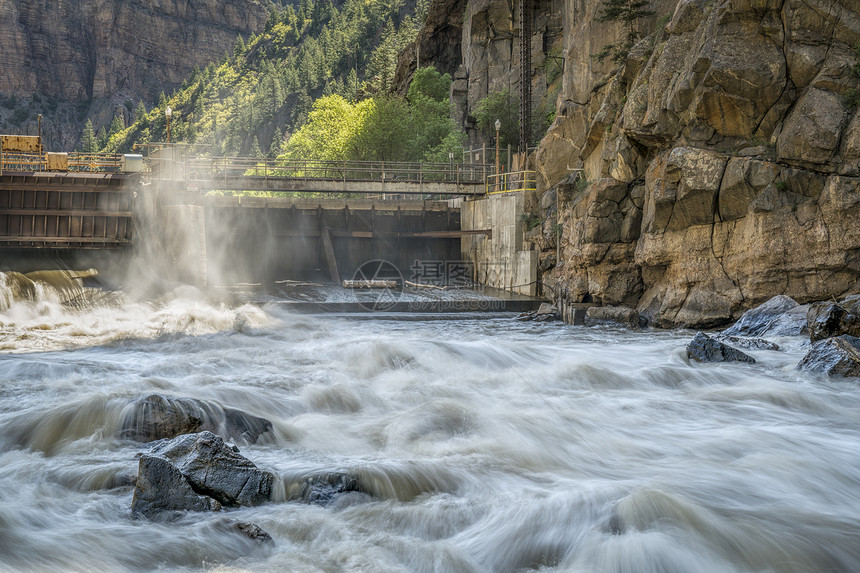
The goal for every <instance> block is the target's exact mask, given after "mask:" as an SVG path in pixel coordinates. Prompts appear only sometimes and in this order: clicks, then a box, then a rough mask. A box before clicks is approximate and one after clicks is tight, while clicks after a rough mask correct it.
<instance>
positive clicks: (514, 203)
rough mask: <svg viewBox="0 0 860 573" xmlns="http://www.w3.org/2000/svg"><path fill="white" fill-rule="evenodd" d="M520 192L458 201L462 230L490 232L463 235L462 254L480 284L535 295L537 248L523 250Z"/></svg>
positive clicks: (523, 230) (523, 227)
mask: <svg viewBox="0 0 860 573" xmlns="http://www.w3.org/2000/svg"><path fill="white" fill-rule="evenodd" d="M524 203H525V199H524V196H523V194H522V193H507V194H503V195H489V196H487V197H483V198H481V199H478V200H474V201H468V200H467V201H463V202H462V204H461V205H460V221H461V225H462V229H463V230H464V231H471V230H481V229H491V230H492V236H491V237H487V236H484V235H473V236H467V237H463V239H462V242H461V250H462V257H463V259H464V260H468V261H472V263H474V265H475V269H476V275H477V276H476V280H477V282H479V283H480V284H484V285H487V286H492V287H496V288H501V289H505V290H510V291H513V292H517V293H520V294H525V295H530V296H535V294H536V291H537V262H538V252H537V251H532V250H525V248H524V244H523V234H524V233H525V223H523V222H522V221H521V220H520V217H521V216H522V213H523V211H524Z"/></svg>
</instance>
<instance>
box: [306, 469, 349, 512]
mask: <svg viewBox="0 0 860 573" xmlns="http://www.w3.org/2000/svg"><path fill="white" fill-rule="evenodd" d="M291 489H292V490H294V491H295V490H296V489H298V491H297V493H295V494H294V495H293V496H292V498H293V499H294V500H296V501H301V502H304V503H312V504H315V505H329V504H330V503H332V502H333V501H335V500H336V499H337V498H338V497H339V496H341V495H342V494H344V493H348V492H354V491H360V489H359V481H358V478H357V477H356V476H353V475H349V474H345V473H327V474H322V475H316V476H311V477H308V478H306V479H304V480H302V482H301V486H299V487H298V488H296V487H293V488H291Z"/></svg>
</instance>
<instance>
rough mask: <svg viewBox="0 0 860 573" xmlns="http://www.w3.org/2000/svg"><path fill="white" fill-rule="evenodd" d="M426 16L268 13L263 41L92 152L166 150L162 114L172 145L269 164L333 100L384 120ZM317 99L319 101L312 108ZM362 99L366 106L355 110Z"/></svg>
mask: <svg viewBox="0 0 860 573" xmlns="http://www.w3.org/2000/svg"><path fill="white" fill-rule="evenodd" d="M426 7H427V4H426V2H423V1H419V2H418V3H417V4H415V3H409V2H405V1H404V0H369V1H365V0H345V1H344V2H343V3H338V4H337V5H336V4H335V3H333V2H332V1H331V0H316V1H314V0H301V2H299V4H298V8H297V9H296V8H293V6H289V5H288V6H286V7H283V8H282V7H280V6H273V8H272V9H271V13H270V16H269V19H268V21H267V22H266V26H265V29H264V30H263V32H262V33H260V34H259V35H256V36H252V37H250V38H248V39H247V40H245V39H243V38H241V37H240V38H239V39H238V40H237V41H236V45H235V47H234V49H233V50H232V52H230V53H226V54H224V56H223V57H222V58H221V60H220V61H219V62H213V63H211V64H209V65H208V66H206V67H205V68H203V69H199V68H198V69H195V70H194V73H193V74H192V75H191V77H189V78H188V79H187V80H186V81H185V82H184V83H183V85H182V87H181V89H179V90H177V91H176V92H174V93H173V94H172V95H171V96H169V97H167V96H165V97H162V98H161V100H160V101H159V103H158V105H157V106H156V107H155V108H154V109H151V110H146V109H145V107H144V106H143V105H142V104H138V106H137V108H136V113H135V121H134V122H133V123H132V125H130V126H128V127H123V125H122V123H117V122H114V124H113V125H112V128H111V131H110V132H108V133H107V134H106V137H105V138H104V140H103V141H102V142H101V143H102V145H100V149H102V150H104V151H115V152H127V151H129V150H131V148H132V146H133V144H135V143H145V142H149V141H163V140H165V139H166V137H167V133H166V128H167V125H166V122H167V120H166V117H165V110H166V108H167V107H168V106H169V107H170V108H171V110H172V113H173V115H172V119H171V141H184V142H188V143H197V144H207V145H209V146H211V147H210V148H211V152H212V153H213V154H217V155H240V154H241V155H246V154H257V155H260V156H263V155H268V156H270V157H275V156H277V155H278V154H279V153H280V152H281V146H282V142H283V141H284V140H286V139H289V136H290V134H291V133H292V132H293V131H294V130H296V129H298V128H299V127H301V126H302V125H303V124H304V123H305V122H306V120H307V119H308V117H309V114H311V113H312V111H313V110H314V109H317V108H320V107H326V106H328V105H330V104H333V102H335V101H336V99H333V98H339V100H340V102H342V103H341V104H339V105H340V106H341V107H340V109H341V110H342V111H343V112H344V113H346V112H347V111H350V110H348V109H347V107H348V108H350V109H351V108H356V109H359V108H360V110H361V112H362V113H364V114H367V112H368V111H369V110H375V111H378V112H381V111H382V110H389V108H390V107H391V105H394V100H391V98H390V97H389V96H387V95H384V94H386V93H387V91H388V88H389V86H390V83H391V80H392V78H393V75H394V67H395V65H396V58H397V54H398V53H399V52H400V50H401V49H402V48H403V46H405V45H406V44H408V43H409V42H411V41H413V40H414V38H415V34H416V32H417V29H418V27H419V25H420V23H421V21H422V20H423V17H424V13H425V12H426ZM319 98H324V99H325V101H324V102H323V103H320V104H318V105H317V106H316V107H315V106H314V100H316V99H319ZM367 99H370V100H371V102H372V103H364V102H363V100H367ZM389 103H390V104H391V105H387V104H389ZM436 103H437V104H439V105H441V104H442V102H440V101H437V102H436ZM396 105H401V106H406V107H409V106H413V105H415V104H414V103H412V101H411V100H410V101H408V102H398V103H397V104H396ZM410 113H411V112H410ZM413 115H414V114H413ZM344 117H346V116H344ZM437 143H438V142H437Z"/></svg>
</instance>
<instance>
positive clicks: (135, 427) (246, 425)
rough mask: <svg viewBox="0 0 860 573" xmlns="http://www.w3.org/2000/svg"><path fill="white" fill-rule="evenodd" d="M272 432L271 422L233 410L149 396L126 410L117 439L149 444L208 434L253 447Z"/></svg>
mask: <svg viewBox="0 0 860 573" xmlns="http://www.w3.org/2000/svg"><path fill="white" fill-rule="evenodd" d="M271 429H272V423H271V422H270V421H269V420H267V419H265V418H260V417H259V416H254V415H252V414H248V413H247V412H243V411H241V410H236V409H233V408H223V407H221V406H219V405H217V404H214V403H212V402H205V401H203V400H194V399H191V398H175V397H171V396H163V395H161V394H151V395H149V396H145V397H143V398H139V399H137V400H135V401H134V402H132V403H131V404H130V406H129V407H128V408H127V409H126V411H125V413H124V415H123V420H122V424H121V427H120V437H122V438H125V439H130V440H134V441H137V442H151V441H153V440H161V439H165V438H173V437H176V436H179V435H182V434H190V433H194V432H200V431H210V432H212V433H214V434H218V435H220V436H223V437H225V438H227V439H229V440H238V441H243V442H245V443H249V444H253V443H256V442H257V441H259V440H260V439H261V437H262V436H263V435H264V434H265V433H266V432H268V431H270V430H271Z"/></svg>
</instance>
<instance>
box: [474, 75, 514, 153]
mask: <svg viewBox="0 0 860 573" xmlns="http://www.w3.org/2000/svg"><path fill="white" fill-rule="evenodd" d="M475 119H476V120H478V129H480V130H481V133H483V134H484V136H485V137H486V138H487V140H489V141H492V142H493V144H495V142H496V120H497V119H498V120H499V121H500V122H501V124H502V128H501V130H500V131H499V135H500V137H501V142H500V144H499V145H500V147H504V146H506V145H511V146H513V147H516V146H517V145H518V143H519V139H520V102H519V99H518V98H516V97H514V95H513V94H511V91H510V90H507V89H506V90H503V91H500V92H492V93H490V94H488V95H487V97H485V98H484V99H482V100H481V101H479V102H478V104H477V105H476V106H475Z"/></svg>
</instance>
